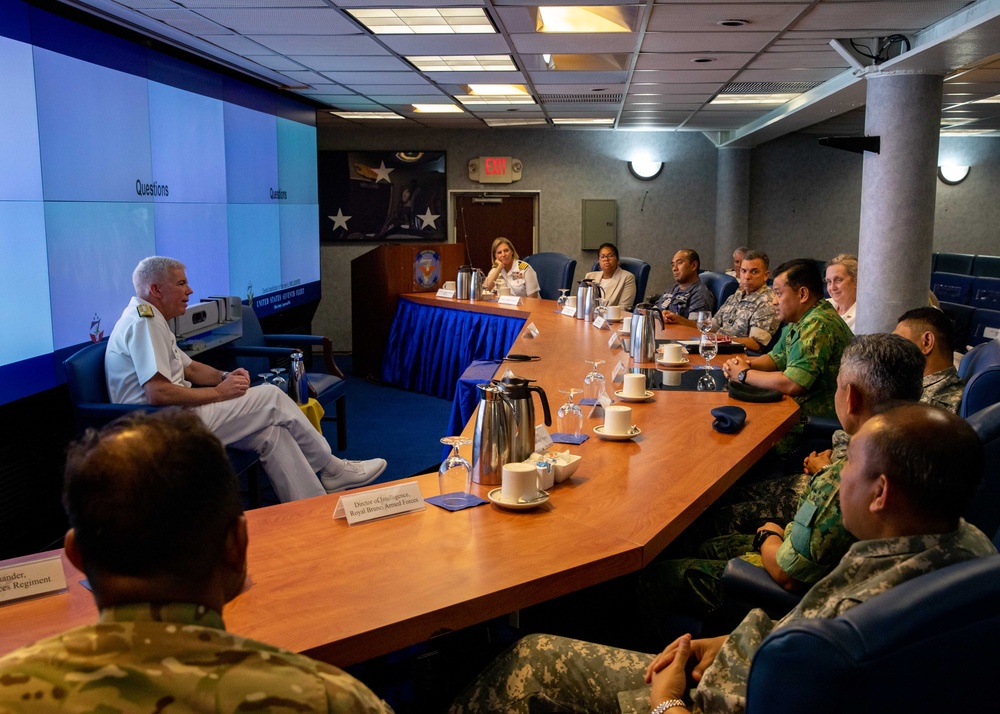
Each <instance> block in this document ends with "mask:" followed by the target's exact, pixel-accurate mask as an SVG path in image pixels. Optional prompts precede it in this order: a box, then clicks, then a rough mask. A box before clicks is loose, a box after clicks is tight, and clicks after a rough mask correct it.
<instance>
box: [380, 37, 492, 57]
mask: <svg viewBox="0 0 1000 714" xmlns="http://www.w3.org/2000/svg"><path fill="white" fill-rule="evenodd" d="M379 39H380V40H381V41H382V42H384V43H385V46H386V47H388V48H389V49H391V50H392V51H393V52H395V53H396V54H398V55H402V56H404V57H405V56H407V55H506V54H510V48H509V47H508V46H507V43H506V42H505V41H504V39H503V35H381V36H380V37H379Z"/></svg>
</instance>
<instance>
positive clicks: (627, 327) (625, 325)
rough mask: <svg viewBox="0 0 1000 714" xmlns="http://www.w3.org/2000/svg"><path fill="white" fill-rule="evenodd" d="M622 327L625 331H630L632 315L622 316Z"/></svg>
mask: <svg viewBox="0 0 1000 714" xmlns="http://www.w3.org/2000/svg"><path fill="white" fill-rule="evenodd" d="M622 329H623V330H625V331H626V332H631V331H632V316H631V315H626V316H625V317H623V318H622Z"/></svg>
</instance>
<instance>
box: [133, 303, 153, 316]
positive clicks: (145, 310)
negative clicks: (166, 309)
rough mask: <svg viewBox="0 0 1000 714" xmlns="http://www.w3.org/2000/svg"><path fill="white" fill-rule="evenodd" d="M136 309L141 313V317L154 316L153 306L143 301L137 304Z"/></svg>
mask: <svg viewBox="0 0 1000 714" xmlns="http://www.w3.org/2000/svg"><path fill="white" fill-rule="evenodd" d="M135 311H136V312H138V313H139V317H152V316H153V308H151V307H150V306H149V305H146V304H143V303H140V304H138V305H136V306H135Z"/></svg>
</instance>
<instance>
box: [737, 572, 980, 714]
mask: <svg viewBox="0 0 1000 714" xmlns="http://www.w3.org/2000/svg"><path fill="white" fill-rule="evenodd" d="M997 602H1000V556H996V555H994V556H989V557H985V558H977V559H975V560H971V561H967V562H964V563H958V564H955V565H951V566H948V567H945V568H942V569H940V570H937V571H935V572H932V573H928V574H926V575H921V576H919V577H916V578H914V579H913V580H910V581H908V582H905V583H902V584H901V585H897V586H896V587H894V588H892V589H890V590H888V591H886V592H884V593H882V594H880V595H878V596H876V597H874V598H872V599H871V600H868V601H867V602H864V603H862V604H860V605H858V606H856V607H853V608H851V609H850V610H847V611H846V612H845V613H844V614H842V615H840V616H839V617H835V618H832V619H803V620H798V621H795V622H791V623H789V624H787V625H785V626H784V627H782V628H780V629H778V630H777V631H775V632H773V633H772V634H771V635H769V636H768V637H767V638H766V639H765V640H764V642H763V643H762V644H761V646H760V647H759V648H758V650H757V652H756V654H755V656H754V658H753V662H752V664H751V666H750V675H749V678H748V680H747V707H746V711H747V713H748V714H754V713H755V712H767V713H768V714H782V713H784V712H789V713H791V712H795V713H796V714H799V713H800V712H809V714H833V713H834V712H837V713H839V712H845V711H852V712H872V713H873V714H874V713H875V712H878V713H879V714H884V713H885V712H904V711H929V710H930V709H931V708H932V707H934V706H935V703H936V702H947V708H948V709H951V710H953V711H982V710H983V704H982V702H983V701H984V700H983V689H982V687H983V686H984V685H983V683H984V682H989V681H992V677H993V676H995V672H996V661H997V659H996V642H997V641H998V638H1000V607H998V606H997ZM915 683H919V684H915Z"/></svg>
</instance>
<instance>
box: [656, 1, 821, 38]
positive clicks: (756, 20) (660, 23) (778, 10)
mask: <svg viewBox="0 0 1000 714" xmlns="http://www.w3.org/2000/svg"><path fill="white" fill-rule="evenodd" d="M808 7H809V3H805V2H799V3H780V4H775V3H764V2H754V3H741V4H737V3H715V2H713V3H691V4H669V5H656V6H654V7H653V13H652V16H651V17H650V19H649V24H648V25H647V26H646V31H647V32H719V31H720V30H721V31H723V32H732V33H734V34H735V33H738V32H743V31H757V32H760V31H779V30H783V29H785V28H786V27H787V26H788V25H789V23H791V22H793V21H794V20H795V19H796V18H798V17H799V15H801V14H802V12H803V11H804V10H805V9H806V8H808ZM730 18H739V19H741V20H749V21H750V24H748V25H745V26H743V27H722V28H720V26H719V25H718V24H717V23H719V22H720V21H721V20H727V19H730Z"/></svg>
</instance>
